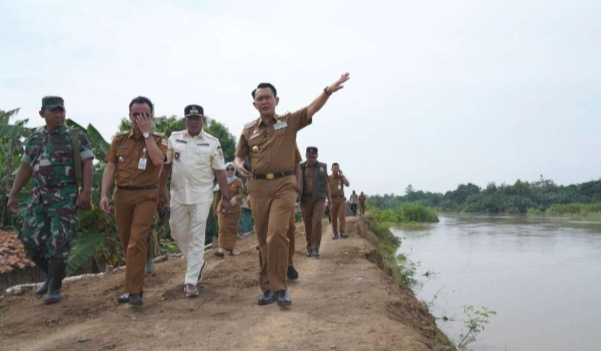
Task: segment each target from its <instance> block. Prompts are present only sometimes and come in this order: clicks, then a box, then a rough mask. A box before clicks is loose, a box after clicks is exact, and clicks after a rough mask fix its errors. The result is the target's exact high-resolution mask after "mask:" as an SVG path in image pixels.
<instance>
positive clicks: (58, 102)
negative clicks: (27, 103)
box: [42, 96, 65, 110]
mask: <svg viewBox="0 0 601 351" xmlns="http://www.w3.org/2000/svg"><path fill="white" fill-rule="evenodd" d="M59 106H60V107H62V108H63V110H64V109H65V101H64V100H63V98H62V97H60V96H44V97H43V98H42V110H52V109H53V108H55V107H59Z"/></svg>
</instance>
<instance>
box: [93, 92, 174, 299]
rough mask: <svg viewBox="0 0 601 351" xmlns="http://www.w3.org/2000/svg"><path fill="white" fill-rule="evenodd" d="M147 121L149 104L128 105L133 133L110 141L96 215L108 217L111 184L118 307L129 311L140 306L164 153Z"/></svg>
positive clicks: (139, 101) (164, 144) (163, 145)
mask: <svg viewBox="0 0 601 351" xmlns="http://www.w3.org/2000/svg"><path fill="white" fill-rule="evenodd" d="M152 115H153V105H152V102H151V101H150V100H149V99H147V98H145V97H142V96H140V97H137V98H135V99H133V100H132V102H131V103H130V104H129V119H130V120H131V122H132V125H133V128H132V130H130V131H129V132H122V133H117V135H116V136H115V137H114V138H113V141H112V142H111V147H110V149H109V151H108V153H107V154H106V157H105V162H106V166H105V168H104V174H103V175H102V190H101V198H100V209H101V210H102V211H103V212H105V213H107V214H108V213H111V212H112V206H111V205H110V201H109V199H108V192H109V190H110V188H111V187H112V185H113V182H114V183H116V188H115V190H114V193H113V199H114V201H115V219H116V222H117V231H118V232H119V236H120V237H121V244H122V245H123V250H124V251H125V284H124V290H125V293H124V294H122V295H121V296H119V297H118V298H117V301H119V302H129V304H130V305H142V295H143V293H142V288H143V286H144V270H145V266H146V254H147V245H148V243H147V239H148V234H149V232H150V226H151V224H152V219H153V217H154V212H155V211H156V208H157V202H158V197H159V188H158V186H159V174H158V172H157V167H158V166H160V165H161V164H163V162H164V161H165V153H166V152H167V142H166V141H164V140H163V134H162V133H153V132H152Z"/></svg>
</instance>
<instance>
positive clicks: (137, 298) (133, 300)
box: [127, 294, 143, 306]
mask: <svg viewBox="0 0 601 351" xmlns="http://www.w3.org/2000/svg"><path fill="white" fill-rule="evenodd" d="M127 302H128V303H129V304H130V305H132V306H142V305H143V302H142V295H141V294H129V296H128V301H127Z"/></svg>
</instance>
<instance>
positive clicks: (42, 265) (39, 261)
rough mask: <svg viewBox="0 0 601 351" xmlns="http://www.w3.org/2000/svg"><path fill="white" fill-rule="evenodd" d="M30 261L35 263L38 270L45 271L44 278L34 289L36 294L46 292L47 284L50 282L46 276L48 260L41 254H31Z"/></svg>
mask: <svg viewBox="0 0 601 351" xmlns="http://www.w3.org/2000/svg"><path fill="white" fill-rule="evenodd" d="M31 261H32V262H33V263H35V265H36V266H37V267H38V268H39V269H40V270H42V271H43V272H44V273H46V280H45V281H44V283H43V284H42V285H40V286H39V287H38V288H37V289H36V291H35V293H36V295H44V294H45V293H47V292H48V284H49V283H50V279H49V278H48V261H47V260H46V258H44V257H41V256H33V257H32V258H31Z"/></svg>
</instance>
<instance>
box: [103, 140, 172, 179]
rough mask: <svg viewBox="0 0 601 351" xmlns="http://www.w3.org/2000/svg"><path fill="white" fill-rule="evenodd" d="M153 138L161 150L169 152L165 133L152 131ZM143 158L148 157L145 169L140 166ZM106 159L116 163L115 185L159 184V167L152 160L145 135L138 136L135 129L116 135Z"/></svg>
mask: <svg viewBox="0 0 601 351" xmlns="http://www.w3.org/2000/svg"><path fill="white" fill-rule="evenodd" d="M151 138H153V139H154V141H155V142H156V143H157V145H158V146H159V149H160V150H161V152H162V153H163V154H165V153H166V152H167V142H166V141H165V140H163V134H162V133H152V135H151ZM141 158H146V168H145V169H139V168H138V165H139V162H140V159H141ZM104 160H105V161H106V162H111V163H114V164H115V165H116V169H115V173H116V174H115V185H117V186H147V185H154V186H157V187H158V185H159V172H158V168H157V167H156V166H155V165H154V164H153V163H152V160H150V156H149V155H148V151H147V150H146V142H145V141H144V137H142V136H140V138H136V137H135V136H134V131H133V129H132V130H130V131H129V132H121V133H117V135H115V137H114V138H113V140H112V141H111V147H110V149H109V152H108V153H107V154H106V157H105V158H104Z"/></svg>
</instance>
